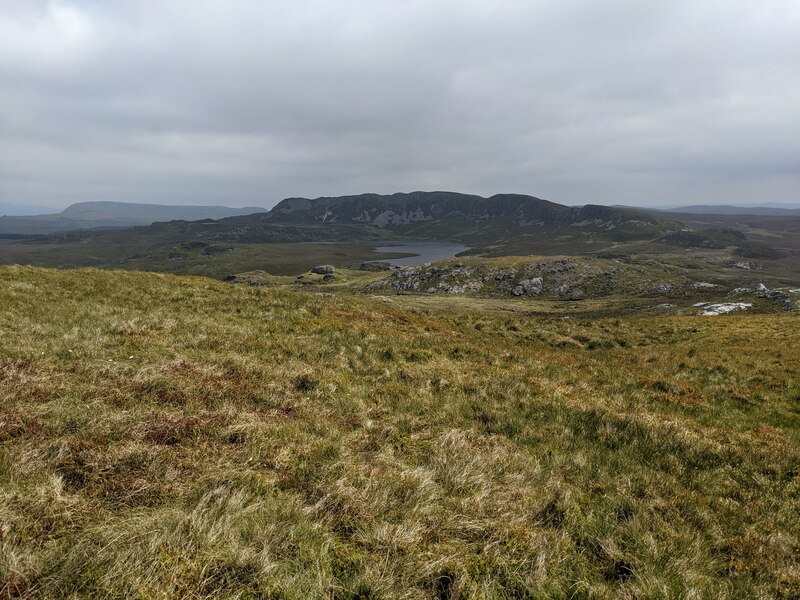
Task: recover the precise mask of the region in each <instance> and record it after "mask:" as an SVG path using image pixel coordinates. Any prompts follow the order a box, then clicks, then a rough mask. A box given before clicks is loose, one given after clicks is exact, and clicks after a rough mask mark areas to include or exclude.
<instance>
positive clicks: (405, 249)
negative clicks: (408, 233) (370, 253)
mask: <svg viewBox="0 0 800 600" xmlns="http://www.w3.org/2000/svg"><path fill="white" fill-rule="evenodd" d="M464 250H469V246H465V245H464V244H456V243H455V242H413V241H411V242H397V243H396V244H392V245H391V246H378V247H376V248H375V252H386V253H392V254H400V253H402V254H413V255H414V256H406V257H404V258H386V259H377V261H371V262H386V263H389V264H390V265H392V266H394V267H403V266H406V265H421V264H422V263H426V262H433V261H435V260H444V259H447V258H453V257H454V256H455V255H456V254H458V253H459V252H464Z"/></svg>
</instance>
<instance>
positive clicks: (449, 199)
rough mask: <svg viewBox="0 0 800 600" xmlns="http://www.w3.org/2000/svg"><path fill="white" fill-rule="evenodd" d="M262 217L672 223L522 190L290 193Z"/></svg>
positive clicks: (601, 225) (661, 226) (646, 228)
mask: <svg viewBox="0 0 800 600" xmlns="http://www.w3.org/2000/svg"><path fill="white" fill-rule="evenodd" d="M264 220H265V221H266V222H270V223H285V224H301V223H302V224H314V225H322V224H325V225H331V224H336V225H354V224H359V225H372V226H374V227H378V228H381V229H386V228H388V229H394V230H396V231H401V232H405V233H410V232H416V233H417V234H422V233H425V234H441V233H444V232H448V233H449V234H451V235H452V234H463V235H475V231H476V228H477V230H486V229H489V230H492V228H499V229H500V230H501V231H505V232H508V231H509V230H514V229H521V230H525V231H531V232H539V233H541V231H542V230H545V229H557V230H562V231H568V232H570V233H571V234H577V233H584V234H585V233H588V232H596V233H600V234H602V235H603V236H606V237H610V238H615V239H616V238H619V239H627V238H639V237H650V236H653V235H655V234H657V233H658V234H661V233H664V232H665V231H667V230H670V229H671V228H672V224H671V223H669V222H667V221H665V220H663V219H659V218H657V217H654V216H653V215H651V214H648V213H644V212H642V211H635V210H630V209H622V208H616V207H608V206H597V205H591V204H589V205H586V206H565V205H562V204H557V203H555V202H550V201H548V200H543V199H541V198H536V197H533V196H527V195H523V194H497V195H494V196H491V197H489V198H484V197H482V196H476V195H470V194H458V193H454V192H411V193H408V194H392V195H379V194H360V195H356V196H340V197H323V198H315V199H308V198H287V199H286V200H283V201H282V202H280V203H279V204H278V205H277V206H275V208H273V209H272V210H271V211H270V213H269V214H268V215H265V216H264Z"/></svg>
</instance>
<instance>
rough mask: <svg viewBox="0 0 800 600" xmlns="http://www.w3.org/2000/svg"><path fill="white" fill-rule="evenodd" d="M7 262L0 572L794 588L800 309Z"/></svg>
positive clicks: (30, 577) (49, 583) (3, 584)
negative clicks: (343, 288)
mask: <svg viewBox="0 0 800 600" xmlns="http://www.w3.org/2000/svg"><path fill="white" fill-rule="evenodd" d="M405 300H406V299H405V298H404V297H396V298H395V299H394V302H392V303H387V302H385V301H382V300H380V299H373V298H353V297H347V298H341V297H331V296H322V295H316V294H304V293H300V292H292V291H285V290H279V289H265V288H249V287H245V286H230V285H225V284H222V283H218V282H214V281H211V280H208V279H202V278H181V277H176V276H171V275H155V274H145V273H127V272H102V271H94V270H82V271H71V272H59V271H49V270H41V269H34V268H21V267H3V268H0V306H2V307H3V312H2V313H0V331H2V334H3V335H2V336H1V337H0V596H4V595H5V596H14V595H29V596H45V597H52V596H67V595H70V594H76V595H79V596H81V597H85V596H97V597H137V596H138V597H146V598H153V597H207V596H214V595H218V596H219V595H221V596H236V595H238V596H239V597H275V598H278V597H287V598H307V597H326V598H329V597H341V598H346V597H360V598H366V597H400V596H402V597H405V598H428V597H440V598H448V597H449V598H455V597H515V598H518V597H525V596H526V595H528V596H530V597H574V598H583V597H587V598H588V597H598V598H612V597H623V598H624V597H629V598H634V597H708V598H718V597H759V596H760V597H780V596H783V597H787V598H788V597H797V595H798V594H800V573H799V572H798V569H799V568H800V565H799V564H798V555H799V551H800V541H799V540H798V534H797V532H798V531H800V514H799V513H798V510H797V506H798V501H800V478H799V477H798V472H797V464H798V460H800V386H799V385H798V382H797V379H796V374H797V369H798V364H800V349H798V347H797V345H796V344H793V343H792V340H796V339H798V336H800V319H798V318H797V316H793V315H736V316H730V317H718V318H661V319H657V318H640V319H633V318H632V319H623V320H614V319H592V320H589V319H586V320H584V319H581V318H572V319H568V320H563V319H544V318H539V319H531V318H524V317H521V316H520V315H518V314H516V313H510V314H509V315H504V316H496V315H493V314H492V313H488V312H481V311H478V310H477V309H475V310H469V309H463V310H458V311H448V310H444V309H441V310H434V309H427V308H425V306H424V304H419V303H418V301H417V300H416V299H413V298H412V299H410V301H413V302H414V304H409V305H408V306H405V304H404V302H405Z"/></svg>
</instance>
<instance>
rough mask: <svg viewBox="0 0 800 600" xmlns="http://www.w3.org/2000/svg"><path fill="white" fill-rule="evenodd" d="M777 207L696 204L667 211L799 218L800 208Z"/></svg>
mask: <svg viewBox="0 0 800 600" xmlns="http://www.w3.org/2000/svg"><path fill="white" fill-rule="evenodd" d="M789 206H792V205H787V207H778V206H769V205H762V206H730V205H726V204H721V205H713V204H698V205H692V206H679V207H677V208H670V209H667V210H666V212H670V213H683V214H694V215H764V216H780V215H786V216H800V208H789Z"/></svg>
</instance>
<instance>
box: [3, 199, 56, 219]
mask: <svg viewBox="0 0 800 600" xmlns="http://www.w3.org/2000/svg"><path fill="white" fill-rule="evenodd" d="M52 210H53V209H52V208H50V207H47V206H38V205H35V204H17V203H13V202H0V216H6V215H7V216H23V215H24V216H28V215H44V214H47V213H49V212H52Z"/></svg>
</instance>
